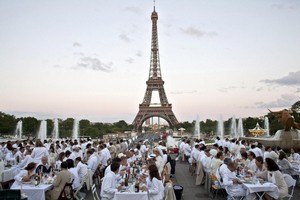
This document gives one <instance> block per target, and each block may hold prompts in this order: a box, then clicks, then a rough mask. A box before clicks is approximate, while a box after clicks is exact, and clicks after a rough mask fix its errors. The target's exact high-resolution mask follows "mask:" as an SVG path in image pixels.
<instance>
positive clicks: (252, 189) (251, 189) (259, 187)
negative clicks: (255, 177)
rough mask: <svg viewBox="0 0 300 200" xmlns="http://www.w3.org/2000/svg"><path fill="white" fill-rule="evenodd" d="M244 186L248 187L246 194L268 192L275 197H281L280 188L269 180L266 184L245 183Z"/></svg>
mask: <svg viewBox="0 0 300 200" xmlns="http://www.w3.org/2000/svg"><path fill="white" fill-rule="evenodd" d="M243 186H244V187H245V188H246V195H248V194H250V193H257V192H266V193H268V194H269V195H270V196H271V197H273V198H275V199H278V197H279V192H278V188H277V186H276V185H274V184H273V183H269V182H267V183H264V184H260V183H258V184H250V183H243Z"/></svg>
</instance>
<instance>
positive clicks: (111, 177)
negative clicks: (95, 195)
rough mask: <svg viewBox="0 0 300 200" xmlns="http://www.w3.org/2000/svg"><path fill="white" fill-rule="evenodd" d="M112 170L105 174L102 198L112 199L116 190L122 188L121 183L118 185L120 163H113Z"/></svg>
mask: <svg viewBox="0 0 300 200" xmlns="http://www.w3.org/2000/svg"><path fill="white" fill-rule="evenodd" d="M110 167H111V171H110V172H109V173H108V174H107V175H106V176H104V178H103V182H102V186H101V192H100V196H101V200H111V199H113V198H114V195H115V192H117V191H119V190H120V189H121V187H122V186H121V185H120V186H119V187H117V183H116V178H117V176H116V174H117V173H118V171H119V167H120V163H112V164H111V166H110Z"/></svg>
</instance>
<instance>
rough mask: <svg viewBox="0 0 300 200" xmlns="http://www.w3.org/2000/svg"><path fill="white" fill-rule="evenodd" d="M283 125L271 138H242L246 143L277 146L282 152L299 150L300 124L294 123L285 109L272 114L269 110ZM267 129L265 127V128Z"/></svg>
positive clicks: (288, 111) (289, 112)
mask: <svg viewBox="0 0 300 200" xmlns="http://www.w3.org/2000/svg"><path fill="white" fill-rule="evenodd" d="M269 111H270V113H271V114H272V115H274V116H275V117H276V118H277V119H278V121H279V122H280V123H281V124H282V125H283V127H284V128H283V129H281V130H277V132H276V133H275V135H274V136H272V137H243V138H242V139H244V140H246V141H247V142H248V143H253V142H259V143H262V144H263V145H264V146H265V147H266V146H279V147H281V148H282V149H284V150H288V149H289V148H291V147H295V148H300V123H299V122H295V119H294V117H293V116H292V115H291V114H292V112H291V111H290V110H287V109H283V110H281V111H276V112H273V111H271V110H269ZM266 121H267V119H265V123H267V122H266ZM265 128H267V126H265Z"/></svg>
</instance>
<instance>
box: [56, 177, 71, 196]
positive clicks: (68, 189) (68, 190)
mask: <svg viewBox="0 0 300 200" xmlns="http://www.w3.org/2000/svg"><path fill="white" fill-rule="evenodd" d="M73 181H74V179H73V180H72V181H71V182H70V183H66V184H65V186H64V188H63V190H62V191H61V193H60V195H59V197H58V200H67V199H73V198H74V194H73V192H74V191H73V188H72V185H73Z"/></svg>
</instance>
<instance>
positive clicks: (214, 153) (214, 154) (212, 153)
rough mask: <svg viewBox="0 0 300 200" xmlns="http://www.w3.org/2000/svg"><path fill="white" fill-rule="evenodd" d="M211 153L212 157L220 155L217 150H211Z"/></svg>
mask: <svg viewBox="0 0 300 200" xmlns="http://www.w3.org/2000/svg"><path fill="white" fill-rule="evenodd" d="M209 153H210V155H212V156H216V155H217V153H218V151H217V150H216V149H211V150H210V151H209Z"/></svg>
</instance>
